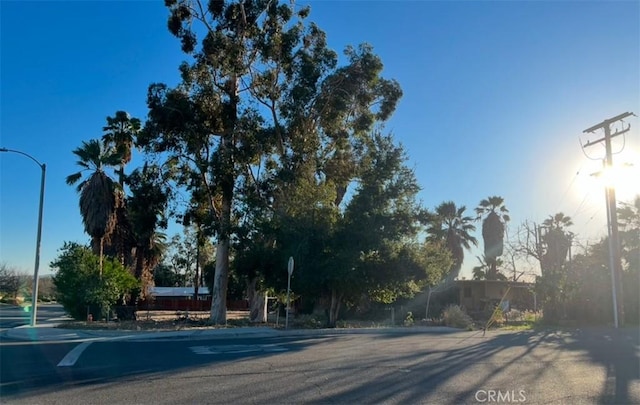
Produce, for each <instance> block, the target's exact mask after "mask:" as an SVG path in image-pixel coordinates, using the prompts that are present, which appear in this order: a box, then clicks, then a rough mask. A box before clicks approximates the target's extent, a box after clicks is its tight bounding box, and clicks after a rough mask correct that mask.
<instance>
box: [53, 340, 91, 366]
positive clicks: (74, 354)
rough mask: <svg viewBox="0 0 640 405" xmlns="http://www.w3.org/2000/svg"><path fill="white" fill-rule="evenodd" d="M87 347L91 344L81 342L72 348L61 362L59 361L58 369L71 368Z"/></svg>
mask: <svg viewBox="0 0 640 405" xmlns="http://www.w3.org/2000/svg"><path fill="white" fill-rule="evenodd" d="M89 345H91V342H83V343H80V344H79V345H78V346H76V347H74V348H73V350H71V351H70V352H69V353H67V355H66V356H64V358H63V359H62V360H60V363H58V367H71V366H73V365H74V364H76V361H78V359H79V358H80V356H81V355H82V352H84V351H85V350H86V349H87V347H89Z"/></svg>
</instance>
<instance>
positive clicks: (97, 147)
mask: <svg viewBox="0 0 640 405" xmlns="http://www.w3.org/2000/svg"><path fill="white" fill-rule="evenodd" d="M73 154H74V155H76V156H77V157H78V161H77V162H76V163H77V164H78V166H80V167H81V170H80V171H78V172H77V173H74V174H71V175H69V176H67V179H66V182H67V184H68V185H74V184H76V183H78V181H80V179H82V176H83V173H84V172H85V171H90V172H91V174H89V175H88V176H87V177H85V178H84V180H82V181H80V183H78V185H77V187H76V190H77V191H78V193H80V214H81V215H82V223H83V225H84V229H85V231H86V232H87V234H89V236H91V239H92V240H91V244H92V246H93V250H94V252H96V254H99V256H100V275H102V259H103V256H104V239H105V237H106V236H108V235H109V234H110V233H111V232H112V231H113V227H114V224H115V211H116V209H117V207H118V199H117V198H116V185H115V183H114V181H113V179H112V178H111V177H109V175H108V174H107V173H106V172H105V169H106V168H107V167H109V166H116V165H118V163H119V162H120V161H121V157H120V155H119V154H118V153H115V152H109V151H107V150H105V148H103V146H102V144H101V143H100V142H99V141H97V140H95V139H94V140H91V141H89V142H84V141H83V142H82V146H80V147H79V148H77V149H75V150H74V151H73Z"/></svg>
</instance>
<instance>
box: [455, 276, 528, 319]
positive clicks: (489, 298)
mask: <svg viewBox="0 0 640 405" xmlns="http://www.w3.org/2000/svg"><path fill="white" fill-rule="evenodd" d="M456 284H457V286H458V287H459V291H460V305H461V306H463V307H465V308H466V310H467V311H468V312H480V311H484V310H485V309H486V308H488V307H489V308H492V307H493V306H494V305H496V304H497V303H499V302H500V300H502V299H503V297H504V303H505V305H508V307H510V308H513V309H519V310H534V309H535V306H536V302H535V298H534V294H533V287H534V284H533V283H521V282H517V281H501V280H458V281H456Z"/></svg>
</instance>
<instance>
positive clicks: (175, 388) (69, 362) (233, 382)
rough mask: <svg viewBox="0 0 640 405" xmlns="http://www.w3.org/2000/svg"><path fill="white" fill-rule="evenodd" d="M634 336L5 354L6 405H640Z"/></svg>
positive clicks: (334, 340)
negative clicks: (327, 404)
mask: <svg viewBox="0 0 640 405" xmlns="http://www.w3.org/2000/svg"><path fill="white" fill-rule="evenodd" d="M638 339H639V337H638V330H637V329H625V330H613V329H589V330H576V331H573V332H558V331H545V332H534V331H523V332H487V334H486V336H484V337H483V336H482V332H456V333H438V334H436V333H419V334H416V333H405V334H397V333H396V334H389V333H368V334H346V335H345V334H341V335H330V334H318V335H315V336H314V335H309V336H289V337H271V338H242V339H240V338H236V339H211V338H209V339H206V340H193V339H159V340H158V339H150V340H147V341H106V342H84V343H69V342H59V343H33V342H29V343H27V342H7V341H4V342H2V344H0V358H2V362H1V363H0V369H1V370H0V371H1V374H0V377H1V378H0V381H1V383H0V395H1V398H2V402H3V403H7V404H11V403H23V404H34V403H38V404H40V403H42V404H45V403H91V404H102V403H104V404H114V403H115V404H119V403H136V404H176V403H227V404H228V403H233V404H235V403H237V404H245V403H263V404H264V403H363V404H371V403H403V404H404V403H409V404H413V403H438V404H441V403H442V404H447V403H451V404H458V403H530V404H534V403H566V404H574V403H615V404H629V403H640V371H639V369H640V343H639V340H638Z"/></svg>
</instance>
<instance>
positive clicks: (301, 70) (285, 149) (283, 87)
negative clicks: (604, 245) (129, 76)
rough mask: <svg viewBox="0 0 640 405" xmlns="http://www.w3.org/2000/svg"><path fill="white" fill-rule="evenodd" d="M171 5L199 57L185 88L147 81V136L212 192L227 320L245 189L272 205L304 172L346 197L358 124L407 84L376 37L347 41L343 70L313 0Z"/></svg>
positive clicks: (152, 146) (217, 286)
mask: <svg viewBox="0 0 640 405" xmlns="http://www.w3.org/2000/svg"><path fill="white" fill-rule="evenodd" d="M166 4H167V6H168V8H169V11H170V17H169V22H168V26H169V30H170V31H171V32H172V33H173V34H174V35H176V36H177V37H178V38H179V39H180V40H181V43H182V49H183V51H184V52H185V53H186V54H187V55H189V57H190V59H189V61H187V62H184V63H183V64H182V65H181V66H180V72H181V75H182V82H181V83H180V85H178V86H177V87H176V88H173V89H171V88H169V87H168V86H166V85H164V84H154V85H152V86H151V87H150V88H149V94H148V105H149V108H150V112H149V120H148V121H147V123H146V125H145V129H144V131H143V136H142V137H141V144H142V145H144V146H146V147H147V148H148V149H149V150H153V151H156V152H164V153H166V154H167V155H168V156H169V157H170V159H174V160H175V161H176V162H178V165H179V166H180V167H181V169H182V170H181V171H182V172H183V173H195V174H196V175H197V177H198V179H199V181H200V188H201V189H202V190H205V193H206V196H207V198H208V203H209V207H210V212H211V214H212V215H211V217H213V220H212V222H213V224H212V225H213V228H214V230H215V235H214V236H215V237H216V239H217V249H216V261H215V262H216V270H215V276H214V277H215V279H214V287H213V291H212V295H213V302H212V307H211V320H212V321H213V322H214V323H224V322H225V320H226V305H225V301H226V290H227V282H228V273H229V251H230V248H231V237H232V235H233V233H234V223H235V222H236V220H235V219H234V217H235V216H236V215H238V212H239V211H238V210H236V208H237V205H238V203H239V199H238V195H237V188H238V187H239V186H241V185H242V186H243V187H244V188H245V189H246V187H251V188H253V189H254V190H255V193H256V197H258V198H261V199H263V200H266V201H267V205H270V206H273V207H275V206H277V201H278V200H282V199H283V198H286V193H287V192H288V190H290V188H291V186H292V185H294V184H295V183H296V181H297V180H296V179H300V178H302V177H306V178H308V179H315V180H318V181H324V182H326V184H331V185H332V187H333V188H334V190H335V191H334V193H335V196H334V203H335V204H336V205H338V204H339V203H340V201H341V198H342V196H343V195H344V193H345V190H346V186H347V184H348V182H349V179H350V177H351V176H352V175H353V174H352V173H353V172H355V171H354V170H352V169H353V162H354V160H356V159H357V156H356V155H357V150H355V148H354V147H353V145H356V146H357V142H354V139H355V138H354V136H355V134H359V135H362V134H365V133H366V132H367V131H368V130H370V129H371V127H372V126H373V125H374V124H375V122H376V121H379V120H385V119H387V118H388V117H389V115H390V114H391V112H392V111H393V109H394V108H395V104H396V102H397V100H398V98H399V97H400V95H401V92H400V89H399V86H398V85H397V83H395V82H394V81H389V80H384V79H381V78H380V76H379V74H380V72H381V70H382V64H381V62H380V60H379V58H377V57H376V56H375V55H374V54H373V53H372V52H371V48H370V47H360V48H358V49H355V48H348V50H347V56H348V58H349V64H348V65H347V66H346V67H344V68H341V69H335V68H336V65H337V55H336V53H335V52H334V51H332V50H330V49H328V48H327V45H326V38H325V34H324V32H322V30H320V29H319V28H318V27H317V26H316V25H315V24H313V23H310V24H306V23H305V22H304V21H305V18H306V17H307V15H308V14H309V9H308V8H304V7H303V8H298V9H297V10H296V9H295V8H294V5H293V4H292V3H286V4H283V3H280V2H278V1H273V0H253V1H229V2H226V1H209V2H208V3H205V2H202V1H199V0H167V1H166ZM198 35H199V36H200V38H199V37H198ZM260 173H262V174H263V175H261V174H260ZM185 179H186V178H183V179H182V180H185ZM274 181H276V182H279V186H278V187H271V186H270V185H269V184H270V183H273V182H274ZM182 183H183V184H186V182H185V181H183V182H182Z"/></svg>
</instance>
